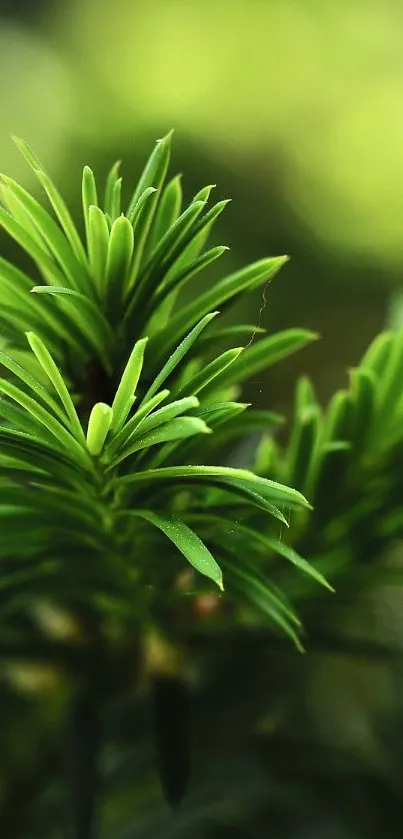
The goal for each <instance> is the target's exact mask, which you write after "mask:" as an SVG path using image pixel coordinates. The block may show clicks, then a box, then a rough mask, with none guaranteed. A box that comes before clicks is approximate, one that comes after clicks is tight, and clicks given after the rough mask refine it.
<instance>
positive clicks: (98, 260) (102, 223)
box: [87, 205, 109, 299]
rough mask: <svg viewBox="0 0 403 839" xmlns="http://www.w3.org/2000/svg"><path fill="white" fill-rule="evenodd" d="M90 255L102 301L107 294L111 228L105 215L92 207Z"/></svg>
mask: <svg viewBox="0 0 403 839" xmlns="http://www.w3.org/2000/svg"><path fill="white" fill-rule="evenodd" d="M87 242H88V255H89V260H90V266H91V272H92V276H93V277H94V280H95V284H96V287H97V289H98V293H99V296H100V297H101V299H102V298H103V297H104V294H105V286H106V263H107V259H108V247H109V227H108V222H107V220H106V216H105V214H104V213H103V212H102V210H101V209H100V208H99V207H96V206H94V205H92V206H91V207H90V208H89V210H88V230H87Z"/></svg>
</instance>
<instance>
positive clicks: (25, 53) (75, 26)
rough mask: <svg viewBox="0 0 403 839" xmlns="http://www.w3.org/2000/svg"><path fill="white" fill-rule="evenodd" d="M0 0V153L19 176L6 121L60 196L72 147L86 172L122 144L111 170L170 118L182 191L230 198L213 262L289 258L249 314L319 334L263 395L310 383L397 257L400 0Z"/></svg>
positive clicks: (380, 297)
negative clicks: (213, 187) (304, 377)
mask: <svg viewBox="0 0 403 839" xmlns="http://www.w3.org/2000/svg"><path fill="white" fill-rule="evenodd" d="M1 7H2V8H3V14H2V21H1V29H0V79H1V132H0V157H1V168H2V170H3V171H7V172H9V173H11V174H12V175H14V176H18V178H20V179H23V180H25V181H26V180H28V177H29V175H28V172H27V171H26V169H25V167H24V164H23V162H21V161H20V160H19V158H18V155H17V152H16V151H15V149H14V148H13V145H12V143H11V142H10V139H9V134H10V133H11V132H13V133H16V134H19V135H21V136H23V137H24V138H25V139H26V140H27V141H28V142H29V143H30V144H31V145H32V146H33V147H34V148H35V150H36V152H37V154H38V155H39V157H41V158H42V159H43V160H44V162H45V164H46V166H47V167H48V168H49V170H50V171H51V172H52V175H53V176H54V178H55V179H56V181H57V182H58V183H59V184H60V185H61V186H62V187H63V188H64V189H65V190H67V192H70V199H71V202H72V203H73V204H74V201H75V200H76V199H77V191H78V181H79V179H78V172H79V170H80V166H81V165H82V163H83V162H87V161H89V162H90V163H91V165H93V167H94V168H95V169H96V170H97V171H98V172H100V173H102V172H103V171H104V170H105V171H106V168H107V166H108V165H109V164H110V163H111V161H113V160H114V159H116V158H122V159H123V161H124V166H123V174H124V175H125V178H126V183H128V180H129V176H130V175H133V177H134V174H135V173H136V172H137V171H138V169H139V167H140V165H141V163H142V162H143V160H144V157H145V154H146V151H148V148H149V146H150V142H153V141H154V140H155V139H156V138H157V137H159V136H161V135H163V134H164V133H165V132H166V131H167V130H168V129H169V128H171V127H174V128H175V130H176V139H175V146H174V160H173V168H176V169H178V170H180V171H182V170H183V171H184V173H185V181H184V185H185V191H186V190H188V191H189V193H190V191H191V189H192V188H195V187H196V188H197V186H199V185H203V184H205V183H206V182H208V181H211V180H212V181H213V182H214V183H217V185H218V187H217V189H218V192H219V193H220V195H221V194H222V195H225V196H229V197H231V198H233V204H232V205H231V206H230V208H229V210H228V211H227V213H226V215H225V220H224V221H223V223H222V224H221V228H220V230H221V235H222V240H223V242H227V243H228V244H229V245H230V246H231V248H232V250H231V255H230V256H229V257H228V258H227V259H228V262H229V260H231V262H233V263H237V264H240V263H241V262H242V261H246V260H248V259H250V258H258V257H260V256H263V255H266V254H277V253H284V252H285V253H288V254H290V256H291V257H292V262H291V263H290V265H289V266H288V267H287V268H286V269H285V270H284V271H283V272H282V275H281V278H279V279H278V280H276V282H275V284H273V286H272V287H271V288H270V291H269V294H268V301H267V307H266V309H265V312H264V313H263V315H262V322H263V325H264V326H269V327H270V328H272V327H276V328H277V327H281V326H285V325H296V324H298V325H307V326H310V327H313V328H315V329H317V330H318V331H319V332H320V333H321V335H322V342H321V345H320V346H315V347H314V348H312V349H310V350H309V351H307V353H305V355H304V356H302V355H301V357H300V358H298V359H293V360H292V361H290V362H289V363H287V364H284V365H283V366H282V368H281V370H280V369H279V370H278V371H276V372H273V373H270V379H269V380H268V382H267V388H268V389H269V391H270V399H271V401H273V398H274V399H276V400H277V401H280V402H281V400H282V399H287V398H288V397H289V394H290V393H291V389H292V382H293V380H294V378H295V373H296V372H300V370H302V369H306V368H307V367H308V368H309V369H310V370H311V371H312V373H313V376H314V379H315V382H316V384H317V386H318V387H319V391H320V393H321V394H323V396H324V397H327V396H328V395H329V393H330V392H331V391H332V390H333V388H334V386H335V385H339V384H340V383H341V382H342V381H343V373H344V370H345V369H346V367H348V366H351V365H352V364H354V363H355V362H356V361H357V360H358V358H359V356H360V354H361V353H362V351H363V349H364V347H365V346H366V344H367V343H368V341H369V339H370V338H371V337H372V336H373V334H374V333H375V332H376V331H377V330H378V329H379V328H380V327H381V325H382V324H383V322H384V318H385V312H386V307H387V299H388V296H389V295H390V293H391V292H393V290H394V289H396V287H397V286H398V285H399V282H400V277H401V270H402V267H403V248H402V246H401V239H402V219H403V190H402V182H403V109H402V105H401V102H402V92H403V51H402V49H401V33H402V26H403V4H402V3H401V2H400V0H366V2H365V3H363V2H361V0H337V2H336V0H327V2H323V0H248V2H246V0H201V2H200V0H199V2H194V0H193V2H192V0H169V2H167V0H134V2H133V0H115V2H114V3H113V4H111V3H110V2H107V0H70V2H47V0H41V2H38V0H36V2H34V0H29V2H27V0H25V3H23V2H21V0H20V2H19V3H18V4H15V3H14V2H13V0H2V3H1V4H0V8H1ZM260 307H261V300H259V299H254V300H251V304H250V312H249V313H248V315H249V316H250V317H252V316H253V315H254V316H255V318H256V317H258V316H259V310H260ZM341 335H342V340H340V337H341ZM252 396H253V394H252ZM255 396H256V398H257V399H259V398H260V393H259V390H258V389H257V391H256V394H255ZM280 407H281V405H280Z"/></svg>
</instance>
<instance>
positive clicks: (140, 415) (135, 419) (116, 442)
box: [108, 390, 169, 456]
mask: <svg viewBox="0 0 403 839" xmlns="http://www.w3.org/2000/svg"><path fill="white" fill-rule="evenodd" d="M167 396H169V390H161V391H160V392H159V393H156V394H155V396H153V397H152V398H151V399H149V400H148V401H147V402H144V404H143V405H142V406H141V407H140V408H139V409H138V410H137V411H136V412H135V414H134V415H133V416H132V417H131V418H130V419H129V420H128V422H126V423H125V424H124V425H123V427H122V428H121V430H120V431H118V432H117V434H115V435H114V436H112V440H111V442H110V443H108V452H110V454H111V456H113V455H114V454H116V452H117V451H119V450H120V449H121V448H122V447H123V446H124V445H126V443H127V441H128V440H129V439H130V438H131V437H132V435H133V434H134V432H135V431H136V430H137V428H138V427H139V426H140V424H141V423H142V422H143V420H144V419H145V418H146V417H147V416H148V415H149V414H151V412H152V411H153V410H154V408H156V407H158V405H159V404H160V403H161V402H163V401H164V399H166V398H167Z"/></svg>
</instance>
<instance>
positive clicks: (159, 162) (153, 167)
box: [126, 131, 172, 289]
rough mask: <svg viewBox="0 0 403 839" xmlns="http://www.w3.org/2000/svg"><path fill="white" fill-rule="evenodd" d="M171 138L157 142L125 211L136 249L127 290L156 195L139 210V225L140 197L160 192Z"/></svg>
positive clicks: (151, 218) (136, 264)
mask: <svg viewBox="0 0 403 839" xmlns="http://www.w3.org/2000/svg"><path fill="white" fill-rule="evenodd" d="M171 136H172V131H171V132H170V133H169V134H168V135H167V136H166V137H164V138H163V139H162V140H159V141H158V143H157V146H156V148H155V149H154V151H153V153H152V154H151V156H150V158H149V160H148V162H147V164H146V166H145V169H144V171H143V174H142V176H141V178H140V180H139V182H138V184H137V187H136V189H135V191H134V193H133V196H132V199H131V201H130V204H129V207H128V210H127V214H126V215H127V217H128V218H129V220H130V221H131V222H132V224H133V227H134V228H135V232H136V249H135V255H134V259H133V266H132V270H131V273H130V278H129V284H128V289H130V288H131V286H132V285H133V283H134V282H135V280H136V277H137V272H138V269H139V266H140V263H141V259H142V255H143V250H144V246H145V243H146V240H147V236H148V233H149V230H150V227H151V224H152V220H153V217H154V213H155V209H156V204H157V196H158V193H155V194H154V195H152V196H151V197H150V198H148V199H147V201H146V203H145V204H144V205H143V207H142V210H141V225H140V224H138V223H137V219H136V213H137V211H138V204H139V201H140V198H141V196H142V195H143V194H144V192H145V191H146V190H149V193H150V190H151V189H152V188H153V189H155V190H160V189H161V187H162V185H163V183H164V180H165V175H166V172H167V169H168V164H169V157H170V149H171Z"/></svg>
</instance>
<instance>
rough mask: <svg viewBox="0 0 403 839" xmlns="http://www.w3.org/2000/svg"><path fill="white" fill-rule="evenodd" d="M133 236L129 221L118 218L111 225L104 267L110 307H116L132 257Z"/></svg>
mask: <svg viewBox="0 0 403 839" xmlns="http://www.w3.org/2000/svg"><path fill="white" fill-rule="evenodd" d="M133 246H134V234H133V227H132V225H131V224H130V221H129V219H127V218H126V217H125V216H119V217H118V218H116V219H115V221H114V222H113V224H112V229H111V232H110V237H109V245H108V258H107V265H106V297H107V301H108V304H109V306H110V307H113V306H115V307H116V306H118V305H119V303H121V301H122V299H123V295H124V288H125V284H126V280H127V277H128V273H129V268H130V264H131V261H132V257H133Z"/></svg>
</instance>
